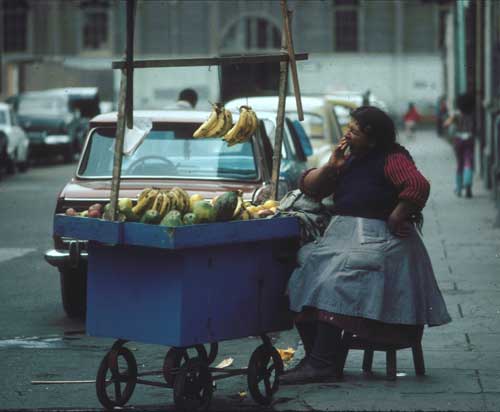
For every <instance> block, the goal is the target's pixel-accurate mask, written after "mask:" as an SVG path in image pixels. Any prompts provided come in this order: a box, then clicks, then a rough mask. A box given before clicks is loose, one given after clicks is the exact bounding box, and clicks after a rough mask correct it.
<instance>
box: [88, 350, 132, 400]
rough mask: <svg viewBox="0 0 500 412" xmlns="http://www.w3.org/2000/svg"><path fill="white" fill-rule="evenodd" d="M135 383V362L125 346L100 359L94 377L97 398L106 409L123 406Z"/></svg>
mask: <svg viewBox="0 0 500 412" xmlns="http://www.w3.org/2000/svg"><path fill="white" fill-rule="evenodd" d="M136 383H137V362H136V361H135V357H134V355H133V354H132V352H130V351H129V350H128V349H127V348H123V347H122V348H119V349H117V350H111V351H109V352H108V353H107V354H106V356H105V357H104V358H103V360H102V361H101V364H100V365H99V370H98V371H97V377H96V391H97V398H98V399H99V402H101V405H102V406H104V407H105V408H107V409H113V408H114V407H116V406H123V405H125V404H126V403H127V401H128V400H129V399H130V397H131V396H132V393H133V392H134V389H135V385H136Z"/></svg>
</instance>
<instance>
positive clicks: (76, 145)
mask: <svg viewBox="0 0 500 412" xmlns="http://www.w3.org/2000/svg"><path fill="white" fill-rule="evenodd" d="M17 114H18V117H19V123H20V125H21V126H22V127H23V128H24V130H25V131H26V133H27V135H28V138H29V139H30V154H31V155H32V156H33V157H39V156H43V155H57V154H59V155H62V156H63V159H64V161H65V162H67V163H69V162H72V161H74V158H75V155H77V154H79V153H80V151H81V148H82V145H83V140H84V138H85V135H86V133H87V131H88V120H87V119H85V118H83V117H82V115H81V110H80V109H78V108H77V107H76V106H75V105H74V103H73V102H72V99H71V97H70V95H69V94H68V93H66V92H65V91H64V90H47V91H41V92H27V93H23V94H21V95H19V97H18V99H17Z"/></svg>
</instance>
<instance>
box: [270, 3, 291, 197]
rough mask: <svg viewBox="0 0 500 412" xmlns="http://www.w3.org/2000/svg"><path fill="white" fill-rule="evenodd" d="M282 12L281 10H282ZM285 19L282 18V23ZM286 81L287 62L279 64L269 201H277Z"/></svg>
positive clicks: (283, 45) (284, 43)
mask: <svg viewBox="0 0 500 412" xmlns="http://www.w3.org/2000/svg"><path fill="white" fill-rule="evenodd" d="M282 10H283V9H282ZM284 19H285V17H284V16H283V22H284ZM286 41H287V36H286V33H285V30H284V29H283V31H282V32H281V49H282V50H286V49H287V45H286ZM287 81H288V60H286V61H282V62H281V63H280V80H279V90H278V113H277V116H276V133H275V136H274V150H273V170H272V173H271V197H270V198H271V199H275V200H276V199H278V187H279V178H280V165H281V146H282V144H283V126H284V122H285V103H286V88H287Z"/></svg>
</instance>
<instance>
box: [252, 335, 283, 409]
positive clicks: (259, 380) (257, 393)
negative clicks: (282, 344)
mask: <svg viewBox="0 0 500 412" xmlns="http://www.w3.org/2000/svg"><path fill="white" fill-rule="evenodd" d="M282 373H283V361H282V360H281V356H280V354H279V353H278V351H277V350H276V349H275V348H274V346H269V345H260V346H259V347H257V349H255V350H254V352H253V353H252V356H251V357H250V361H249V362H248V370H247V382H248V390H249V391H250V394H251V395H252V398H253V399H254V400H255V402H257V403H259V404H261V405H269V404H270V403H271V400H272V398H273V395H274V394H275V393H276V392H277V391H278V388H279V376H280V375H281V374H282Z"/></svg>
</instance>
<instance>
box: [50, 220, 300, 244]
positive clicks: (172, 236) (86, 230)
mask: <svg viewBox="0 0 500 412" xmlns="http://www.w3.org/2000/svg"><path fill="white" fill-rule="evenodd" d="M54 233H55V234H57V235H59V236H66V237H73V238H76V239H80V240H95V241H98V242H102V243H110V244H126V245H134V246H147V247H157V248H162V249H182V248H193V247H203V246H213V245H224V244H231V243H235V242H236V243H241V242H253V241H258V240H270V239H280V238H287V237H294V236H298V235H299V221H298V219H297V218H294V217H275V218H271V219H254V220H236V221H229V222H215V223H207V224H197V225H189V226H179V227H168V226H160V225H148V224H144V223H134V222H111V221H107V220H102V219H93V218H84V217H75V216H66V215H56V216H55V217H54Z"/></svg>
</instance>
